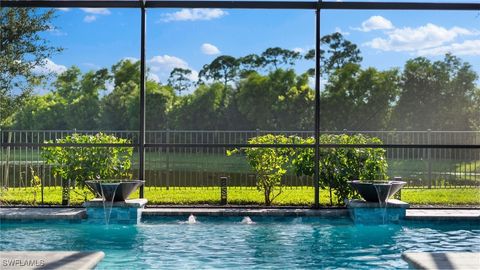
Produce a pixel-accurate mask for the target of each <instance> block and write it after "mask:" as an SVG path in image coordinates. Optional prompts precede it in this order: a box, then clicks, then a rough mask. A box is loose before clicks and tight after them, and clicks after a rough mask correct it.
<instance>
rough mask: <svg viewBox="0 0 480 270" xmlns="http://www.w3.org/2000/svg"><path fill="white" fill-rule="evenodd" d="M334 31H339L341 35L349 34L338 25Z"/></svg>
mask: <svg viewBox="0 0 480 270" xmlns="http://www.w3.org/2000/svg"><path fill="white" fill-rule="evenodd" d="M335 32H338V33H340V34H342V35H344V36H348V35H350V32H344V31H343V30H342V28H340V27H335Z"/></svg>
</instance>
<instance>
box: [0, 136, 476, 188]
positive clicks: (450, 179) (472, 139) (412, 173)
mask: <svg viewBox="0 0 480 270" xmlns="http://www.w3.org/2000/svg"><path fill="white" fill-rule="evenodd" d="M98 132H99V131H82V130H70V131H66V130H51V131H22V130H3V131H1V133H0V139H1V142H2V147H0V183H1V185H2V186H3V187H20V188H21V187H29V186H31V179H32V173H31V172H32V169H33V171H34V173H35V174H37V175H38V176H40V178H41V179H42V184H43V186H44V187H54V186H60V185H61V179H59V178H58V177H55V176H53V174H52V171H51V166H50V165H47V164H45V162H44V159H43V158H42V156H41V152H40V151H41V150H40V149H41V146H39V144H42V143H43V142H45V141H52V140H56V139H59V138H64V137H65V136H67V135H69V134H73V133H79V134H96V133H98ZM101 132H103V133H107V134H112V135H115V136H117V137H121V138H126V139H129V140H130V141H131V142H132V144H134V145H136V144H138V132H136V131H101ZM325 133H330V134H342V133H344V134H356V133H362V134H365V135H367V136H372V137H378V138H380V139H381V140H382V141H383V142H384V143H385V144H395V145H396V144H402V145H405V146H408V145H410V144H415V145H423V144H425V145H436V144H438V145H456V144H458V145H478V144H480V132H457V131H455V132H453V131H355V132H353V131H335V132H322V134H325ZM265 134H283V135H287V136H290V135H296V136H300V137H311V136H313V132H309V131H265V130H253V131H178V130H175V131H173V130H162V131H147V132H146V140H145V143H146V145H147V147H146V155H145V176H146V177H145V179H146V186H150V187H166V188H183V187H198V188H208V187H218V185H219V179H220V177H222V176H227V177H229V182H228V184H229V186H231V187H239V188H248V187H254V186H255V182H256V179H255V177H256V175H255V173H253V172H252V170H251V169H250V167H249V165H248V163H247V161H246V159H245V157H244V156H242V155H234V156H230V157H227V156H226V151H227V150H231V149H232V147H233V146H234V145H238V144H245V143H247V142H248V140H249V139H250V138H253V137H256V136H260V135H265ZM149 144H150V146H149ZM159 144H164V145H163V146H159ZM212 144H217V146H215V147H213V146H209V145H212ZM218 144H220V145H222V146H218ZM134 149H135V151H134V156H133V160H132V163H133V165H132V169H131V173H132V175H133V177H137V176H138V168H139V164H138V162H139V155H138V148H137V147H135V148H134ZM387 159H388V163H389V169H388V174H389V176H390V177H391V178H393V177H395V176H400V177H402V178H403V179H404V180H406V181H407V182H408V185H407V188H426V187H427V188H457V187H479V186H480V150H479V149H478V148H471V149H465V148H433V149H432V148H409V147H398V148H388V149H387ZM283 182H284V184H285V185H286V186H288V187H293V188H302V187H312V186H313V179H312V178H311V177H305V176H297V175H295V174H293V173H287V175H286V176H285V178H284V180H283Z"/></svg>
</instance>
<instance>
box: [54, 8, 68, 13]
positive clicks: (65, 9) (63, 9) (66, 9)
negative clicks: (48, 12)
mask: <svg viewBox="0 0 480 270" xmlns="http://www.w3.org/2000/svg"><path fill="white" fill-rule="evenodd" d="M56 10H61V11H65V12H66V11H70V9H69V8H56Z"/></svg>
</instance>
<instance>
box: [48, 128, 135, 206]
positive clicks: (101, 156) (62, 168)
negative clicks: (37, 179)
mask: <svg viewBox="0 0 480 270" xmlns="http://www.w3.org/2000/svg"><path fill="white" fill-rule="evenodd" d="M46 143H53V142H52V141H48V142H46ZM54 143H66V144H67V143H68V144H126V143H129V140H127V139H122V138H117V137H115V136H113V135H107V134H103V133H98V134H96V135H80V134H73V135H71V136H67V137H65V138H63V139H57V140H55V142H54ZM132 153H133V148H131V147H66V146H50V147H45V148H43V149H42V157H43V158H44V159H45V162H46V163H47V164H49V165H53V168H52V171H53V173H54V175H55V176H60V177H61V178H62V180H63V181H64V182H63V199H62V200H63V201H62V203H63V204H68V198H69V193H70V185H69V184H68V183H70V181H72V182H73V183H74V184H75V185H76V186H77V187H79V188H81V189H83V188H84V187H85V181H86V180H95V179H102V180H104V179H118V178H121V179H124V178H131V174H130V172H129V171H130V167H131V158H132ZM83 195H84V197H85V200H86V198H87V192H86V191H84V194H83Z"/></svg>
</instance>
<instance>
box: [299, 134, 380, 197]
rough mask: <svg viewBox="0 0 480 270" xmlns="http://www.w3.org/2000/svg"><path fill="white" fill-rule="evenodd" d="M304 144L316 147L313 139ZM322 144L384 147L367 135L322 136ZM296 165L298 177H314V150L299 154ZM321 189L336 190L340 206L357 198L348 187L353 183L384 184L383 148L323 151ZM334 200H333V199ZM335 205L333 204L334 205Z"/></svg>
mask: <svg viewBox="0 0 480 270" xmlns="http://www.w3.org/2000/svg"><path fill="white" fill-rule="evenodd" d="M298 141H299V142H301V143H304V144H313V143H314V139H313V138H307V139H301V138H299V139H298ZM320 143H321V144H382V141H381V140H380V139H378V138H369V137H366V136H364V135H361V134H359V135H345V134H342V135H321V136H320ZM295 152H296V154H295V156H294V158H293V160H292V164H293V166H294V168H295V171H296V173H297V174H298V175H310V176H312V175H313V174H314V156H315V152H314V149H313V148H302V149H298V150H296V151H295ZM319 167H320V171H319V173H320V187H321V188H329V189H330V192H331V191H332V190H333V191H334V193H335V197H336V198H337V203H338V204H342V203H343V201H344V199H346V198H352V197H355V196H356V194H355V192H354V190H353V189H352V188H351V187H350V185H349V184H348V181H351V180H383V179H386V178H387V168H388V164H387V160H386V158H385V149H383V148H320V164H319ZM330 198H332V196H330ZM331 203H333V202H332V201H331Z"/></svg>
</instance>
